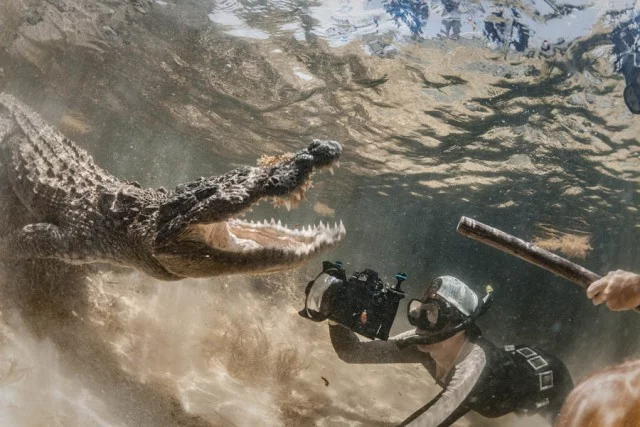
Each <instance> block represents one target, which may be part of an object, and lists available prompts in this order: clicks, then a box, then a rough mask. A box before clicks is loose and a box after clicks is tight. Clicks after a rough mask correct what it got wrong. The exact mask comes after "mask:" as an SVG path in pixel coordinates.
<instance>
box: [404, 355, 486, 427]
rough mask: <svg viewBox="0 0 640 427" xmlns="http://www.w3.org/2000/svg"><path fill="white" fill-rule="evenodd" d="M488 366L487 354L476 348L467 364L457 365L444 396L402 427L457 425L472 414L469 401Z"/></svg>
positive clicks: (432, 402) (413, 415)
mask: <svg viewBox="0 0 640 427" xmlns="http://www.w3.org/2000/svg"><path fill="white" fill-rule="evenodd" d="M486 364H487V358H486V355H485V353H484V350H482V348H481V347H480V346H478V345H474V346H473V348H472V350H471V351H470V352H469V353H468V354H467V356H466V357H465V358H464V360H463V361H462V362H460V363H459V364H458V365H456V367H455V372H454V374H453V377H452V378H451V380H450V381H449V382H448V383H447V386H446V387H445V389H444V390H443V391H442V393H440V394H439V395H437V396H436V397H435V398H433V399H432V400H431V402H429V403H428V404H426V405H425V406H423V407H422V408H420V409H419V410H418V411H416V412H414V413H413V414H412V415H411V416H410V417H409V418H407V419H406V420H405V421H404V422H403V423H401V424H399V426H398V427H404V426H409V427H446V426H450V425H451V424H453V423H454V422H455V421H456V420H458V419H459V418H460V417H462V416H463V415H465V414H466V413H467V412H468V411H469V408H468V407H467V406H466V404H465V401H466V399H467V398H468V397H469V394H470V393H471V391H472V390H473V388H474V387H475V385H476V384H477V383H478V380H479V379H480V376H481V375H482V372H483V370H484V368H485V366H486Z"/></svg>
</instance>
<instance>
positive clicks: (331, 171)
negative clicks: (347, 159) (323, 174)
mask: <svg viewBox="0 0 640 427" xmlns="http://www.w3.org/2000/svg"><path fill="white" fill-rule="evenodd" d="M329 173H330V174H331V175H333V166H329Z"/></svg>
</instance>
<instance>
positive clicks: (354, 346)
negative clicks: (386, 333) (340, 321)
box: [329, 325, 426, 363]
mask: <svg viewBox="0 0 640 427" xmlns="http://www.w3.org/2000/svg"><path fill="white" fill-rule="evenodd" d="M413 333H414V331H408V332H405V333H403V334H400V335H397V336H395V337H392V338H389V339H388V340H387V341H382V340H373V341H360V338H358V336H357V335H356V334H355V333H354V332H352V331H351V330H349V329H347V328H345V327H344V326H340V325H329V335H330V336H331V344H333V349H334V350H335V351H336V353H337V354H338V357H339V358H340V359H341V360H343V361H345V362H347V363H422V362H424V360H425V358H426V355H425V354H424V353H421V352H420V351H418V349H416V348H415V346H413V347H409V348H406V349H404V350H400V349H399V348H398V346H397V345H396V343H395V342H394V341H395V340H396V339H398V338H400V337H402V336H404V335H406V334H413Z"/></svg>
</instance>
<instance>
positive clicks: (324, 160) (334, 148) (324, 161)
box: [307, 139, 342, 167]
mask: <svg viewBox="0 0 640 427" xmlns="http://www.w3.org/2000/svg"><path fill="white" fill-rule="evenodd" d="M307 150H308V152H309V154H311V155H312V156H313V160H314V163H315V166H316V167H319V166H328V165H330V164H331V163H333V162H335V161H336V160H338V158H339V157H340V154H342V146H341V145H340V144H339V143H338V142H336V141H331V140H321V139H314V140H313V142H312V143H311V144H309V147H308V148H307Z"/></svg>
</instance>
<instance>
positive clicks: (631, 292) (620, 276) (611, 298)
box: [587, 270, 640, 311]
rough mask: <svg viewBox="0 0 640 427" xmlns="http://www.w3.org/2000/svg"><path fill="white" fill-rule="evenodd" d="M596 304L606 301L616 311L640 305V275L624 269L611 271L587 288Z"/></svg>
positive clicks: (588, 294) (588, 293)
mask: <svg viewBox="0 0 640 427" xmlns="http://www.w3.org/2000/svg"><path fill="white" fill-rule="evenodd" d="M587 296H588V297H589V298H591V299H592V300H593V303H594V304H595V305H599V304H602V303H603V302H605V303H606V304H607V307H609V309H611V310H614V311H622V310H632V309H634V308H636V307H638V306H640V275H638V274H635V273H631V272H628V271H623V270H616V271H610V272H609V273H608V274H607V275H606V276H604V277H603V278H601V279H600V280H596V281H595V282H593V283H592V284H591V285H589V287H588V288H587Z"/></svg>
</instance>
